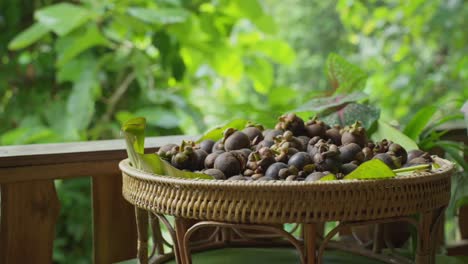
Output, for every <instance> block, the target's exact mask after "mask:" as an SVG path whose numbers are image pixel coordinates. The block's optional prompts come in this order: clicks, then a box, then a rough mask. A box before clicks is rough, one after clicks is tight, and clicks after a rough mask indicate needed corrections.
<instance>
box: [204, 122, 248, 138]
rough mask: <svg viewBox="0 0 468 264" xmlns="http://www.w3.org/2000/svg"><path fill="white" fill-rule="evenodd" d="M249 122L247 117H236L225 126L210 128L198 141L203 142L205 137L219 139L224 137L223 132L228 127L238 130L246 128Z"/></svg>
mask: <svg viewBox="0 0 468 264" xmlns="http://www.w3.org/2000/svg"><path fill="white" fill-rule="evenodd" d="M247 123H249V121H247V120H245V119H234V120H232V121H230V122H228V123H227V124H225V125H223V126H218V127H215V128H212V129H210V130H208V131H207V132H205V133H204V134H203V135H202V136H201V137H200V138H199V139H198V140H197V142H201V141H203V140H205V139H211V140H214V141H217V140H219V139H221V138H222V137H223V132H224V130H226V129H227V128H230V127H231V128H235V129H237V130H242V129H244V128H245V126H246V125H247Z"/></svg>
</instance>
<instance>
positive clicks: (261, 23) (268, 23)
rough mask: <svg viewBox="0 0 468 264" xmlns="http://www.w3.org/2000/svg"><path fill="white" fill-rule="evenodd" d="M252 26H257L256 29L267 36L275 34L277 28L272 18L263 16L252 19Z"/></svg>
mask: <svg viewBox="0 0 468 264" xmlns="http://www.w3.org/2000/svg"><path fill="white" fill-rule="evenodd" d="M253 22H254V24H255V25H256V26H257V28H258V29H260V30H261V31H263V32H265V33H267V34H276V32H278V27H277V25H276V23H275V20H274V19H273V17H272V16H269V15H263V16H258V15H257V16H256V17H255V18H253Z"/></svg>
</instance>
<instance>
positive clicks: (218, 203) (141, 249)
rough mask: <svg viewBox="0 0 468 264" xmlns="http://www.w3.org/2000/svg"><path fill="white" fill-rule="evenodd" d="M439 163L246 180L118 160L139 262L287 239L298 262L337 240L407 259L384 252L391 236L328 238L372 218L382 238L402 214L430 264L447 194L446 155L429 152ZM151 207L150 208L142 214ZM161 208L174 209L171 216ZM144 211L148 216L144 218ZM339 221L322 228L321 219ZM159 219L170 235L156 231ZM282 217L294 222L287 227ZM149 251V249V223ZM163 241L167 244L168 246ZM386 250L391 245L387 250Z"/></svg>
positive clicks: (184, 259)
mask: <svg viewBox="0 0 468 264" xmlns="http://www.w3.org/2000/svg"><path fill="white" fill-rule="evenodd" d="M434 159H435V161H436V163H437V164H439V165H440V168H439V169H437V170H436V171H433V172H431V173H429V172H421V173H418V174H413V175H411V176H401V177H397V178H394V179H389V180H369V181H358V180H350V181H331V182H284V181H272V182H246V181H239V182H237V181H216V180H211V181H210V180H186V179H178V178H172V177H167V176H158V175H153V174H150V173H147V172H142V171H139V170H136V169H135V168H133V167H131V166H130V165H129V163H128V161H127V160H124V161H122V162H121V163H120V169H121V170H122V172H123V195H124V197H125V199H127V200H128V201H129V202H130V203H132V204H134V205H135V208H136V217H137V226H138V237H139V238H138V239H139V241H138V258H139V259H140V262H141V263H148V262H149V263H162V262H164V261H166V260H167V259H169V258H175V259H176V261H177V263H179V264H181V263H182V264H188V263H191V257H190V254H191V252H195V251H202V250H208V249H214V248H221V247H228V246H242V247H244V246H253V247H272V246H288V245H289V246H293V247H295V248H296V249H297V251H298V252H299V256H300V259H301V263H307V264H312V263H313V264H315V263H322V256H323V254H324V251H325V249H326V248H338V249H342V250H347V251H351V252H354V253H356V254H361V255H365V256H368V257H372V258H376V259H379V260H381V261H383V262H385V263H412V261H410V260H408V259H405V258H403V257H400V256H398V255H393V254H391V253H390V254H386V255H384V254H383V253H382V248H383V247H387V248H390V249H391V243H389V241H384V243H383V244H381V243H377V242H376V243H374V244H373V247H372V249H366V248H365V247H362V246H359V245H358V244H356V243H354V244H346V243H344V242H338V241H333V240H332V238H333V237H334V236H335V235H337V234H338V232H340V230H343V229H346V228H349V227H350V226H356V225H369V224H375V227H376V230H375V232H374V235H375V239H374V241H381V239H380V237H381V232H380V231H379V230H380V229H379V227H380V226H381V224H384V223H387V222H392V221H405V222H408V223H409V224H411V225H413V226H414V227H415V228H416V230H417V233H418V239H417V252H416V258H415V260H414V261H415V263H418V264H422V263H424V264H432V263H434V259H435V247H436V241H437V240H438V239H437V234H438V233H439V229H440V228H441V222H442V221H441V218H442V215H443V213H444V210H445V207H446V206H447V204H448V202H449V200H450V176H451V172H452V170H453V165H452V163H450V162H448V161H446V160H443V159H440V158H437V157H434ZM148 215H149V216H148ZM166 215H172V216H174V223H171V221H169V220H168V218H167V217H166ZM148 219H150V221H148ZM328 221H334V222H338V225H337V226H336V227H335V228H334V229H332V230H331V231H330V232H328V233H327V234H325V236H324V233H323V225H324V223H325V222H328ZM161 223H162V224H163V225H164V226H165V227H166V228H167V230H168V231H169V233H170V235H171V238H172V241H173V243H172V244H170V243H168V242H167V241H166V240H165V239H164V237H163V236H162V232H161ZM285 223H297V228H300V230H301V232H300V233H299V235H295V234H296V233H295V232H294V230H289V231H285V230H284V228H283V227H284V225H283V224H285ZM149 224H151V227H152V232H153V236H152V237H153V242H154V247H153V250H152V251H153V252H152V253H151V254H150V256H149V257H148V225H149ZM164 245H167V246H169V247H170V248H172V251H171V252H169V253H166V252H165V250H164ZM390 252H391V250H390Z"/></svg>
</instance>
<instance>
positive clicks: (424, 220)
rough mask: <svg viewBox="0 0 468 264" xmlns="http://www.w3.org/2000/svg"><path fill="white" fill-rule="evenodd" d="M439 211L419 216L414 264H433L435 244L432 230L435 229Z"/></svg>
mask: <svg viewBox="0 0 468 264" xmlns="http://www.w3.org/2000/svg"><path fill="white" fill-rule="evenodd" d="M440 211H442V212H443V210H434V211H429V212H424V213H421V214H420V219H419V226H418V229H419V230H418V231H419V232H418V245H417V250H416V261H415V262H416V264H434V263H435V248H434V247H435V243H434V236H433V235H434V233H435V232H433V230H434V229H437V225H438V221H437V219H438V217H439V214H440Z"/></svg>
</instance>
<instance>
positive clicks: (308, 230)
mask: <svg viewBox="0 0 468 264" xmlns="http://www.w3.org/2000/svg"><path fill="white" fill-rule="evenodd" d="M303 228H304V229H303V231H304V247H305V250H304V252H305V254H306V263H307V264H315V263H316V261H315V260H316V254H315V240H316V233H317V226H316V224H315V223H313V224H304V225H303Z"/></svg>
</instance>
